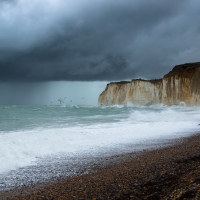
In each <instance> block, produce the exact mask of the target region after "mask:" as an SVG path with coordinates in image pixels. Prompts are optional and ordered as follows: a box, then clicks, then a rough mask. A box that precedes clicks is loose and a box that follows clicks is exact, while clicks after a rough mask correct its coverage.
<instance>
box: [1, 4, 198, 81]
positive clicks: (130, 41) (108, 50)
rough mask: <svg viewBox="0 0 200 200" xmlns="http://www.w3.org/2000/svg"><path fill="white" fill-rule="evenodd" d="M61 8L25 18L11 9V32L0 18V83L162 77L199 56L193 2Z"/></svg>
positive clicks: (195, 7) (195, 11) (196, 6)
mask: <svg viewBox="0 0 200 200" xmlns="http://www.w3.org/2000/svg"><path fill="white" fill-rule="evenodd" d="M58 2H62V1H61V0H60V1H58ZM24 4H25V1H24ZM37 4H38V2H37V1H36V5H37ZM13 6H22V4H20V5H19V4H17V3H16V4H15V5H13ZM37 6H39V5H37ZM37 6H35V7H37ZM65 6H66V7H65ZM47 8H48V6H47ZM65 8H66V9H68V10H70V9H69V8H68V7H67V4H66V3H62V4H61V6H60V7H59V6H58V7H57V8H56V9H57V11H60V12H54V10H52V9H53V8H52V7H51V8H49V10H48V9H47V10H45V9H40V10H39V11H37V10H34V9H31V10H30V12H28V13H26V15H25V17H26V18H23V16H22V15H20V13H18V11H16V13H17V14H16V16H17V19H20V20H19V22H18V21H15V20H14V22H13V26H8V25H7V24H6V20H8V21H9V19H4V18H3V17H2V16H1V15H0V22H3V23H2V24H3V25H0V31H1V30H2V37H1V36H0V80H1V81H52V80H84V81H87V80H109V81H110V80H123V79H132V78H135V77H142V78H159V77H161V76H162V75H163V74H164V73H166V72H167V71H169V70H170V69H171V68H172V67H173V66H174V65H175V64H180V63H183V62H195V61H197V59H198V58H199V54H198V53H197V52H198V49H199V47H200V42H199V41H200V40H199V39H200V38H199V31H200V25H199V23H198V22H199V21H200V14H199V9H200V3H199V2H198V1H197V0H196V1H195V0H192V1H190V2H188V1H186V0H182V1H172V0H170V1H159V0H152V1H147V0H140V1H132V0H124V1H119V0H118V1H114V0H110V1H101V2H95V1H93V2H92V3H91V1H79V4H77V5H73V9H74V10H73V12H72V11H71V12H69V13H68V12H67V11H66V12H65ZM33 11H34V12H33ZM33 13H34V14H33ZM45 13H47V15H45ZM49 14H51V15H49ZM20 21H21V22H23V24H21V23H20ZM16 27H19V28H18V29H17V28H16Z"/></svg>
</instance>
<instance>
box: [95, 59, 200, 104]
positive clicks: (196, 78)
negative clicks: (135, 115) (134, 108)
mask: <svg viewBox="0 0 200 200" xmlns="http://www.w3.org/2000/svg"><path fill="white" fill-rule="evenodd" d="M128 102H130V103H133V104H136V105H152V104H159V103H163V104H166V105H175V104H179V103H180V102H185V104H186V105H187V106H196V105H200V62H197V63H186V64H182V65H177V66H175V67H174V68H173V69H172V71H170V72H169V73H168V74H166V75H164V77H163V78H162V79H156V80H143V79H133V80H132V81H130V82H129V81H122V82H113V83H109V84H107V86H106V89H105V90H104V91H103V92H102V93H101V94H100V96H99V99H98V103H99V104H100V105H115V104H118V105H126V104H127V103H128Z"/></svg>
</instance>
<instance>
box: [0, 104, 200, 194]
mask: <svg viewBox="0 0 200 200" xmlns="http://www.w3.org/2000/svg"><path fill="white" fill-rule="evenodd" d="M199 123H200V107H186V106H185V104H184V103H183V102H182V103H180V104H179V105H175V106H166V105H162V104H159V105H151V106H136V105H132V104H127V105H126V106H121V105H115V106H85V105H84V106H81V105H42V106H38V105H37V106H36V105H11V106H8V105H6V106H5V105H1V106H0V191H3V190H7V189H11V188H13V187H21V186H23V185H29V184H35V183H40V182H44V181H48V180H50V179H56V178H59V177H64V176H73V175H77V174H82V173H89V169H88V168H87V166H88V163H89V162H90V163H91V162H92V163H95V162H96V161H98V162H99V163H100V162H101V159H102V158H107V157H109V156H115V155H120V154H124V153H130V152H139V151H144V150H148V149H152V148H158V147H162V146H164V145H166V144H169V143H170V141H173V140H176V139H180V138H184V137H187V136H190V135H192V134H195V133H198V132H199V131H200V126H199Z"/></svg>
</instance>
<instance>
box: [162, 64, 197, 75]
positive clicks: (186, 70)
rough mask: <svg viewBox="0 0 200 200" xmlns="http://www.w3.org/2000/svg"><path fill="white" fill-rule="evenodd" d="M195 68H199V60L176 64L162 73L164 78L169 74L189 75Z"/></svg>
mask: <svg viewBox="0 0 200 200" xmlns="http://www.w3.org/2000/svg"><path fill="white" fill-rule="evenodd" d="M197 70H198V71H199V70H200V62H195V63H185V64H181V65H176V66H175V67H174V68H173V69H172V70H171V71H170V72H169V73H168V74H166V75H164V78H167V77H171V76H184V77H190V76H192V75H193V74H194V72H195V71H197Z"/></svg>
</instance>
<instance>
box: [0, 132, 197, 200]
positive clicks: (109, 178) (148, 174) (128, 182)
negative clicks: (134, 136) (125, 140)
mask: <svg viewBox="0 0 200 200" xmlns="http://www.w3.org/2000/svg"><path fill="white" fill-rule="evenodd" d="M91 169H92V170H91V172H90V173H89V174H83V175H80V176H74V177H63V178H60V179H59V180H57V181H55V180H54V181H49V182H47V183H42V184H37V185H34V186H31V187H27V186H24V187H22V188H16V189H14V190H12V191H4V192H1V193H0V199H20V200H23V199H27V200H29V199H38V200H39V199H41V200H43V199H49V200H50V199H52V200H53V199H59V200H62V199H93V200H95V199H96V200H97V199H99V200H100V199H135V200H136V199H138V200H139V199H140V200H141V199H149V200H153V199H155V200H157V199H162V200H164V199H176V200H183V199H200V134H196V135H193V136H191V137H188V138H182V139H180V140H179V141H176V142H174V144H173V145H170V146H167V147H163V148H161V149H156V150H155V149H154V150H149V151H143V152H139V153H129V154H124V155H120V156H116V157H110V158H108V162H103V164H101V163H100V164H99V165H98V164H96V165H94V166H93V167H91Z"/></svg>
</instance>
